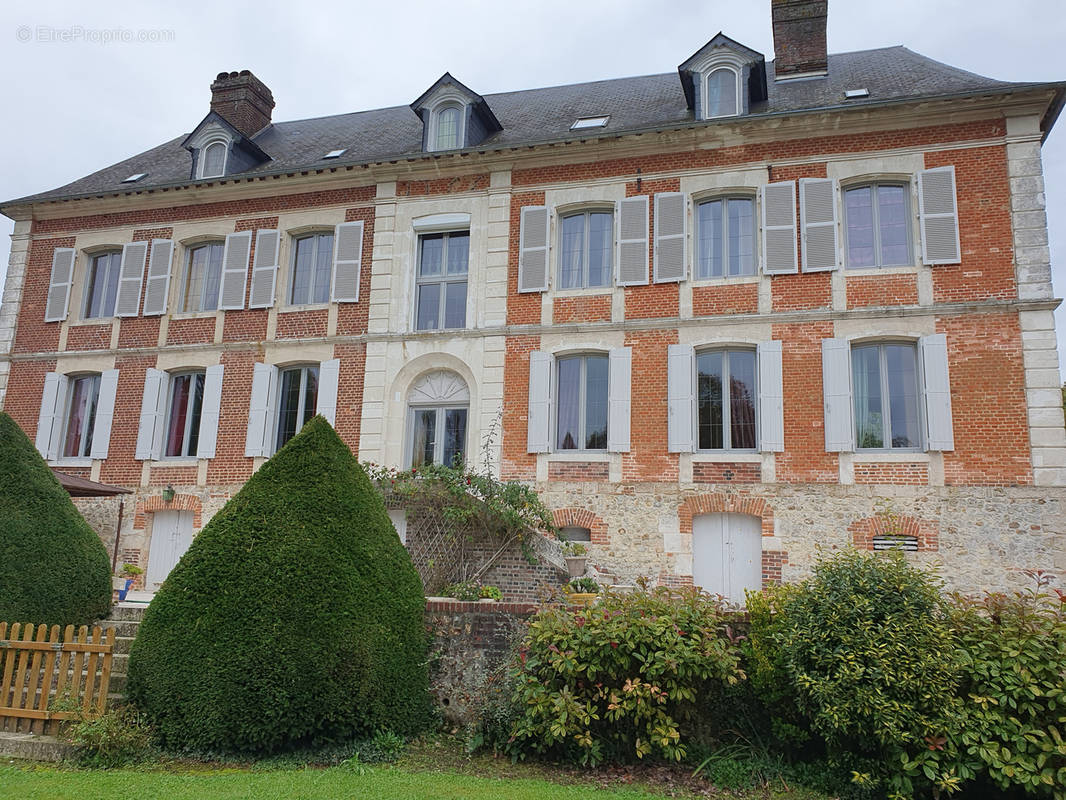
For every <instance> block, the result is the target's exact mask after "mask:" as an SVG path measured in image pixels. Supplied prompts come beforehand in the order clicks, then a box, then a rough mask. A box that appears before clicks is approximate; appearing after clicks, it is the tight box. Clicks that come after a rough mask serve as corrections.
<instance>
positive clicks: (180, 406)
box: [165, 375, 192, 456]
mask: <svg viewBox="0 0 1066 800" xmlns="http://www.w3.org/2000/svg"><path fill="white" fill-rule="evenodd" d="M191 378H192V376H191V375H178V376H176V377H175V378H174V379H173V388H172V389H171V393H170V424H169V425H168V426H167V448H166V451H165V452H166V454H167V455H168V456H180V455H184V451H183V447H182V445H183V444H184V443H185V441H184V440H185V418H186V415H187V414H188V413H189V383H190V379H191Z"/></svg>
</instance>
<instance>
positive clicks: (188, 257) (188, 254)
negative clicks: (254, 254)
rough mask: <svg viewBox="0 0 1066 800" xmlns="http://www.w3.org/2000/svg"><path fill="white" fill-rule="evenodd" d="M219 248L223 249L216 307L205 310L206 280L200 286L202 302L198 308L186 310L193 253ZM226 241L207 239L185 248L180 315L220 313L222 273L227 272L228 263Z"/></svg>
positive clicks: (179, 306) (179, 305) (198, 304)
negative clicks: (202, 248)
mask: <svg viewBox="0 0 1066 800" xmlns="http://www.w3.org/2000/svg"><path fill="white" fill-rule="evenodd" d="M211 246H217V247H221V248H222V255H221V263H220V268H219V273H218V295H217V296H216V297H215V307H214V308H209V309H206V312H205V309H204V293H205V292H206V290H207V281H206V280H205V281H204V282H203V283H202V284H201V285H200V301H199V303H197V308H188V309H187V308H185V293H186V291H187V290H188V288H189V274H190V273H191V272H192V257H193V252H194V251H196V250H199V249H200V248H201V247H211ZM225 256H226V240H225V239H217V240H216V239H205V240H203V241H200V242H194V243H192V244H188V245H186V246H185V270H184V271H183V273H182V280H181V296H180V298H179V303H178V308H180V309H181V311H180V312H179V313H182V314H200V313H214V312H215V311H218V310H219V308H218V306H219V303H221V301H222V273H223V272H224V271H225V268H226V262H225Z"/></svg>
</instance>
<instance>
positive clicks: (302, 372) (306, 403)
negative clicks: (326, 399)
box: [275, 364, 318, 450]
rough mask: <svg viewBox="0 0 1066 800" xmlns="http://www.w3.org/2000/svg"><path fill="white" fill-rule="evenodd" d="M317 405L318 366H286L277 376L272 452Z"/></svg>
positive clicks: (295, 429)
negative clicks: (276, 416)
mask: <svg viewBox="0 0 1066 800" xmlns="http://www.w3.org/2000/svg"><path fill="white" fill-rule="evenodd" d="M317 406H318V365H317V364H311V365H307V366H302V367H289V368H286V369H283V370H280V374H279V375H278V427H277V431H278V432H277V437H276V439H275V450H280V449H281V448H282V447H284V446H285V443H286V442H288V441H289V439H291V438H292V437H293V436H295V435H296V434H297V433H299V432H300V429H301V428H303V426H304V425H305V424H306V423H307V421H308V420H310V419H311V417H313V416H314V415H315V409H316V408H317Z"/></svg>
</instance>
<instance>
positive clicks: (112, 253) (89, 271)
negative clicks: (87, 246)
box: [71, 248, 122, 320]
mask: <svg viewBox="0 0 1066 800" xmlns="http://www.w3.org/2000/svg"><path fill="white" fill-rule="evenodd" d="M86 255H87V263H86V265H85V292H84V294H85V297H84V298H82V304H81V305H82V315H81V318H82V319H83V320H84V319H111V318H113V317H114V316H115V306H116V305H117V304H118V290H119V286H120V285H121V283H122V280H121V278H122V249H121V248H117V249H115V248H108V249H105V250H96V251H93V252H92V253H87V254H86ZM104 256H107V257H108V258H109V259H111V258H114V261H113V262H110V261H109V264H113V266H109V268H108V269H107V273H108V275H110V272H111V269H114V270H115V272H116V273H117V275H118V277H117V279H116V280H115V299H114V300H113V301H112V303H111V313H110V314H100V315H99V316H91V315H90V314H89V304H90V303H91V302H92V286H93V283H94V281H93V272H94V271H95V269H96V259H98V258H102V257H104ZM76 265H77V264H76V263H75V265H74V266H76ZM74 266H72V267H71V271H73V270H74ZM104 284H105V285H106V284H107V281H106V280H105V281H104Z"/></svg>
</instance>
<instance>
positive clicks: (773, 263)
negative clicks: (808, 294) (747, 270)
mask: <svg viewBox="0 0 1066 800" xmlns="http://www.w3.org/2000/svg"><path fill="white" fill-rule="evenodd" d="M759 195H760V198H761V203H760V205H761V206H762V253H761V255H762V270H763V272H765V273H767V274H768V275H780V274H785V273H789V272H796V271H797V264H796V182H795V181H782V182H781V183H768V184H766V185H765V186H763V187H762V188H761V189H760V190H759Z"/></svg>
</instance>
